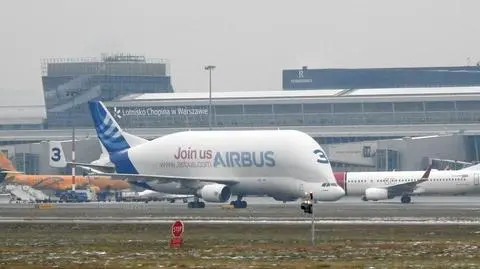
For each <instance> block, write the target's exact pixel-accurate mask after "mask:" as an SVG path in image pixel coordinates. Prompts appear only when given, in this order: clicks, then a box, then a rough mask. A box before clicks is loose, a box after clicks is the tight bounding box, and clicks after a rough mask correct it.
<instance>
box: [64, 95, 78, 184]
mask: <svg viewBox="0 0 480 269" xmlns="http://www.w3.org/2000/svg"><path fill="white" fill-rule="evenodd" d="M79 93H80V91H79V90H70V91H68V92H67V96H72V99H73V100H72V102H73V106H72V108H71V109H70V113H71V114H70V120H71V123H72V191H73V192H74V193H75V185H76V184H75V172H76V171H75V168H76V167H75V113H74V111H75V97H76V96H77V95H78V94H79Z"/></svg>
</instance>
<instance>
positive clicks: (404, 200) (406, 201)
mask: <svg viewBox="0 0 480 269" xmlns="http://www.w3.org/2000/svg"><path fill="white" fill-rule="evenodd" d="M411 200H412V198H411V197H410V196H409V195H406V194H404V195H402V198H401V199H400V201H401V202H402V204H409V203H410V202H411Z"/></svg>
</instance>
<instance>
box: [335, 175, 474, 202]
mask: <svg viewBox="0 0 480 269" xmlns="http://www.w3.org/2000/svg"><path fill="white" fill-rule="evenodd" d="M422 174H423V175H422ZM335 178H336V179H337V183H338V184H339V185H340V186H342V188H343V189H344V190H345V193H346V195H347V196H360V197H361V198H362V200H363V201H369V200H373V201H377V200H386V199H393V198H395V197H398V196H400V197H401V198H400V201H401V202H402V203H410V202H411V196H414V195H457V194H464V193H474V192H478V191H479V190H480V171H476V170H464V169H462V170H456V171H455V170H440V171H439V170H431V167H429V168H428V169H427V171H425V172H423V171H398V172H395V171H386V172H384V171H381V172H335Z"/></svg>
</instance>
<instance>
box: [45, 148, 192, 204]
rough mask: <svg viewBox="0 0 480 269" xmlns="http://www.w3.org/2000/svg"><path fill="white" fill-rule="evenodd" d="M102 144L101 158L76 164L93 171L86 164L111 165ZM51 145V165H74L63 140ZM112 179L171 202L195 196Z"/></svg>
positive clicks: (58, 166)
mask: <svg viewBox="0 0 480 269" xmlns="http://www.w3.org/2000/svg"><path fill="white" fill-rule="evenodd" d="M145 141H148V140H145ZM100 146H101V148H102V154H101V155H100V158H98V159H97V160H95V161H93V162H91V163H89V164H85V163H76V166H77V167H79V168H81V169H83V170H86V171H87V172H91V171H92V168H91V167H88V166H85V165H89V166H93V167H96V166H97V165H100V166H105V165H111V162H110V157H109V155H108V152H107V150H106V149H105V147H104V146H103V145H102V143H100ZM49 147H50V162H49V164H50V166H51V167H56V168H65V167H67V166H71V165H72V162H67V160H66V158H65V153H64V150H63V146H62V143H61V141H50V142H49ZM112 180H114V181H115V180H116V181H121V182H118V184H122V185H123V186H124V187H125V188H123V189H128V188H130V187H140V188H141V189H142V191H141V192H139V193H138V195H139V197H141V198H143V197H145V198H150V197H155V198H159V199H163V200H168V201H170V202H172V201H175V200H180V199H181V200H183V201H184V202H185V201H187V199H189V198H193V195H175V194H168V193H159V192H155V191H153V190H150V188H148V186H146V187H147V190H148V191H147V190H145V188H144V187H145V186H144V185H145V184H141V183H140V184H136V183H137V182H135V181H126V180H123V179H115V177H112Z"/></svg>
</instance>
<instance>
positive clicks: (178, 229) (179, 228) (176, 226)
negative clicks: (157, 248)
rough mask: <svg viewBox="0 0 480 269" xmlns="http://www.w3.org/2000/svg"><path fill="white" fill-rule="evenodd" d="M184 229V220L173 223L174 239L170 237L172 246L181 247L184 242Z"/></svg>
mask: <svg viewBox="0 0 480 269" xmlns="http://www.w3.org/2000/svg"><path fill="white" fill-rule="evenodd" d="M183 231H184V225H183V222H182V221H180V220H177V221H175V222H174V223H173V224H172V228H171V232H172V239H170V247H180V246H181V245H182V244H183V238H182V236H183Z"/></svg>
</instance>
